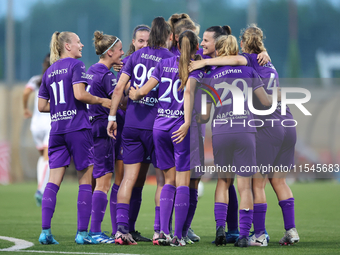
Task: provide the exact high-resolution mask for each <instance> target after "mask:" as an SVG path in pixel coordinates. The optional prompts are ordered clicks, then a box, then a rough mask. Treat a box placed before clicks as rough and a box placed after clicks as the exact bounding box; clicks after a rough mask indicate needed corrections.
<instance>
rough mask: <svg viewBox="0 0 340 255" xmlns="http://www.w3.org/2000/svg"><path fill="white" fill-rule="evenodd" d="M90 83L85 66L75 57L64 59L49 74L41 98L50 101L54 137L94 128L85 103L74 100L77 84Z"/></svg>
mask: <svg viewBox="0 0 340 255" xmlns="http://www.w3.org/2000/svg"><path fill="white" fill-rule="evenodd" d="M77 83H84V84H87V80H86V70H85V65H84V63H83V62H82V61H80V60H77V59H74V58H63V59H60V60H58V61H57V62H55V63H53V65H51V66H50V67H49V68H48V69H47V71H46V72H45V74H44V76H43V79H42V83H41V86H40V90H39V97H40V98H43V99H46V100H50V113H51V134H65V133H69V132H73V131H77V130H81V129H91V125H90V122H89V118H88V113H87V107H86V104H85V103H82V102H80V101H78V100H77V99H76V98H75V97H74V93H73V85H74V84H77Z"/></svg>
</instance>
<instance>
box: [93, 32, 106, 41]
mask: <svg viewBox="0 0 340 255" xmlns="http://www.w3.org/2000/svg"><path fill="white" fill-rule="evenodd" d="M93 35H94V38H95V41H96V42H97V41H100V40H102V39H103V38H104V34H103V32H100V31H98V30H97V31H95V32H94V34H93Z"/></svg>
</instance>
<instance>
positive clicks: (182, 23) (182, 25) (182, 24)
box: [169, 13, 205, 244]
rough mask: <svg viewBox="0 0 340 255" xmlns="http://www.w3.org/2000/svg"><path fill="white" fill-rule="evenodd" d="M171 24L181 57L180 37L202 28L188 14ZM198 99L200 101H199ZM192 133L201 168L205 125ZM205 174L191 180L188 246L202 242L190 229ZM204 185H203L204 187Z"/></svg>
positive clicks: (176, 17)
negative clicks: (201, 180) (188, 31)
mask: <svg viewBox="0 0 340 255" xmlns="http://www.w3.org/2000/svg"><path fill="white" fill-rule="evenodd" d="M169 23H170V24H171V27H172V32H173V41H172V45H171V48H170V49H169V50H170V51H171V52H172V53H173V54H174V55H175V56H180V55H181V51H180V49H179V36H180V34H181V33H182V32H184V31H185V30H191V31H193V32H195V33H196V35H198V34H199V30H200V27H199V25H196V24H195V23H194V22H193V21H192V20H191V18H190V16H189V15H188V14H186V13H182V14H173V15H171V17H170V18H169ZM201 91H202V90H200V89H196V91H195V103H194V109H200V107H201V106H200V99H199V98H200V94H201ZM197 99H198V100H197ZM190 130H191V132H190V137H191V138H190V139H191V141H196V142H197V144H195V146H192V148H195V149H194V151H193V152H192V153H191V155H194V154H195V153H198V154H199V156H200V159H201V164H200V165H201V166H203V165H204V136H205V124H198V123H196V122H194V123H192V125H191V129H190ZM203 174H204V173H197V172H196V173H194V172H192V176H191V179H190V185H189V187H190V207H189V216H188V219H187V221H186V223H185V227H184V229H183V233H182V236H183V239H184V240H185V242H186V243H187V244H193V242H198V241H199V240H200V237H199V236H198V235H196V234H195V232H194V231H193V229H192V228H191V227H190V226H191V222H192V220H193V217H194V215H195V211H196V207H197V202H198V192H199V191H198V189H199V181H200V179H201V176H202V175H203ZM202 185H203V184H201V187H202ZM170 227H172V216H171V218H170ZM170 230H171V229H170Z"/></svg>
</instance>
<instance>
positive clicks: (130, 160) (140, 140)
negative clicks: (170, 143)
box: [122, 127, 157, 167]
mask: <svg viewBox="0 0 340 255" xmlns="http://www.w3.org/2000/svg"><path fill="white" fill-rule="evenodd" d="M122 144H123V161H124V164H135V163H140V162H143V163H150V162H152V164H153V165H154V167H157V164H156V157H155V149H154V144H153V137H152V130H146V129H138V128H130V127H124V129H123V133H122ZM150 155H151V156H150Z"/></svg>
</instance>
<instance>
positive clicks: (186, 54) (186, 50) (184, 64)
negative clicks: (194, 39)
mask: <svg viewBox="0 0 340 255" xmlns="http://www.w3.org/2000/svg"><path fill="white" fill-rule="evenodd" d="M180 47H181V56H180V57H179V64H178V72H179V78H180V79H181V82H182V84H181V86H180V87H179V89H180V90H183V89H184V86H185V84H186V83H187V80H188V77H189V69H188V68H189V64H190V57H191V54H190V53H191V49H190V41H189V38H188V37H187V36H184V37H183V39H182V42H181V46H180Z"/></svg>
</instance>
